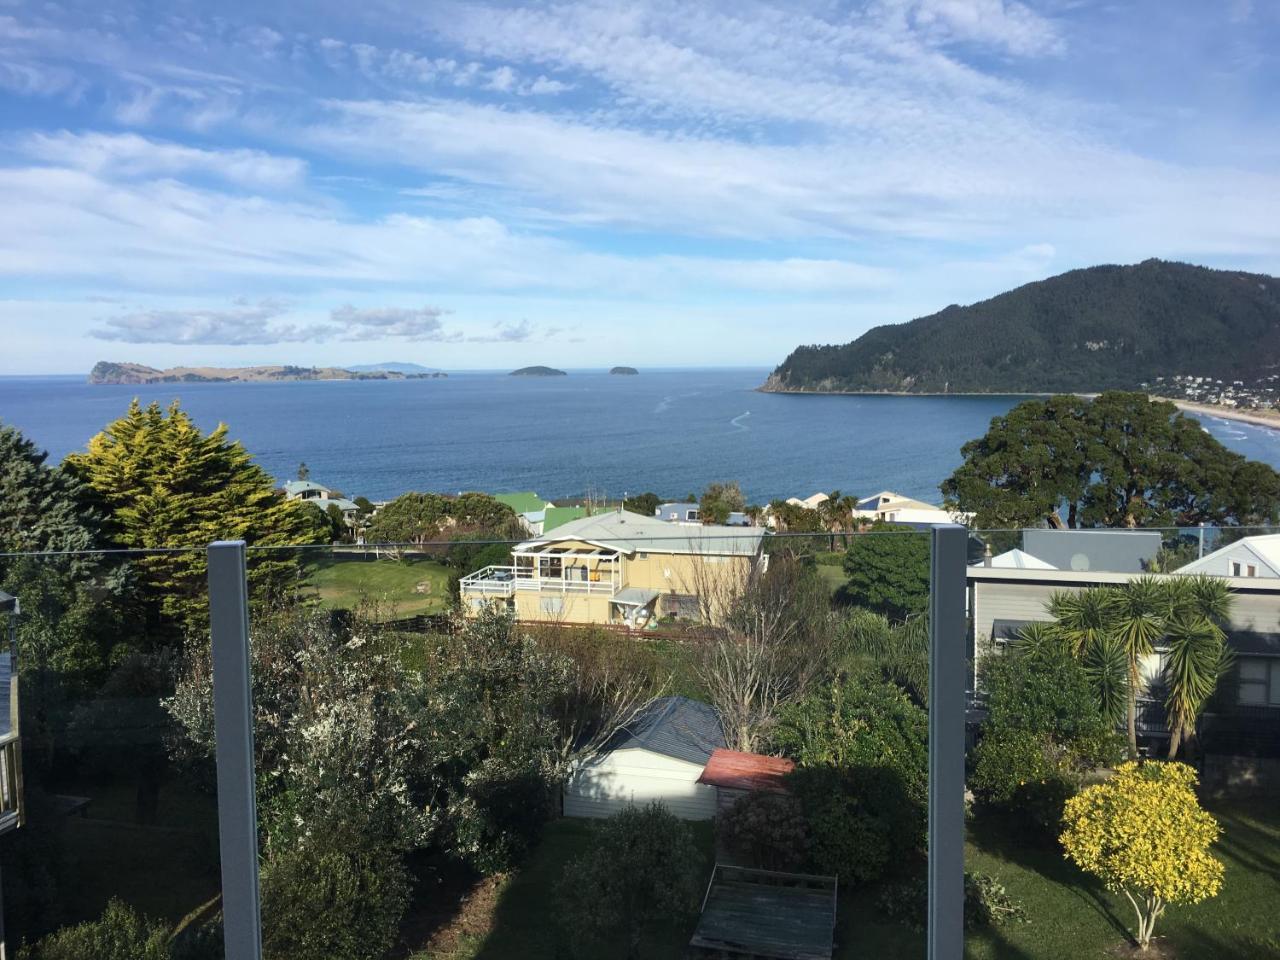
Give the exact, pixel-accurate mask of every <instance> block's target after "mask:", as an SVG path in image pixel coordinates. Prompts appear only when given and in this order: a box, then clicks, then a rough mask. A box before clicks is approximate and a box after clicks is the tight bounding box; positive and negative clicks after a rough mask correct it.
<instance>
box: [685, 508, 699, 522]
mask: <svg viewBox="0 0 1280 960" xmlns="http://www.w3.org/2000/svg"><path fill="white" fill-rule="evenodd" d="M684 518H685V519H686V520H697V519H698V511H697V510H686V511H685V513H684Z"/></svg>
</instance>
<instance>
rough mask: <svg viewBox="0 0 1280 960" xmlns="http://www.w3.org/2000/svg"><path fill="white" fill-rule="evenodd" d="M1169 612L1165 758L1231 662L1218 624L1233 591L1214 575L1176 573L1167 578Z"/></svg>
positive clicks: (1188, 731)
mask: <svg viewBox="0 0 1280 960" xmlns="http://www.w3.org/2000/svg"><path fill="white" fill-rule="evenodd" d="M1168 591H1169V602H1170V608H1171V612H1170V616H1169V620H1168V624H1167V627H1166V631H1165V636H1166V643H1167V644H1168V648H1169V652H1168V656H1167V657H1166V659H1165V667H1164V679H1165V688H1166V691H1165V713H1166V717H1167V720H1166V722H1167V724H1168V727H1169V759H1171V760H1172V759H1173V758H1174V757H1175V756H1177V753H1178V748H1179V747H1180V746H1181V745H1182V744H1183V743H1184V742H1185V741H1186V740H1188V739H1189V738H1190V737H1191V736H1193V735H1194V734H1195V729H1196V720H1197V718H1198V717H1199V716H1200V712H1201V711H1202V710H1203V709H1204V706H1205V704H1206V703H1208V701H1209V698H1210V697H1212V696H1213V693H1214V691H1215V690H1216V689H1217V687H1218V681H1219V680H1220V679H1222V677H1223V675H1224V674H1225V673H1226V672H1227V670H1229V669H1230V667H1231V661H1232V655H1231V650H1230V648H1229V647H1228V646H1227V643H1226V633H1225V632H1224V631H1223V629H1222V624H1223V623H1225V622H1226V621H1227V619H1228V618H1229V617H1230V614H1231V606H1232V603H1233V599H1234V598H1233V596H1232V594H1231V591H1230V589H1228V587H1227V585H1226V583H1225V582H1223V581H1222V579H1220V578H1218V577H1209V576H1203V575H1200V576H1194V577H1179V578H1177V579H1176V580H1170V581H1169V582H1168Z"/></svg>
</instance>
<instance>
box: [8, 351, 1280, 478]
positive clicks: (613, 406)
mask: <svg viewBox="0 0 1280 960" xmlns="http://www.w3.org/2000/svg"><path fill="white" fill-rule="evenodd" d="M767 373H768V371H767V370H764V369H760V370H701V371H697V370H695V371H690V370H680V371H644V372H642V373H641V374H640V375H639V376H636V377H620V376H609V375H608V374H605V373H594V372H571V373H570V376H568V377H555V378H524V377H509V376H506V375H504V374H493V373H487V374H486V373H474V374H454V375H452V376H450V377H449V378H448V379H447V380H410V381H400V382H395V381H365V382H350V383H347V382H340V383H339V382H335V383H280V384H184V385H173V384H169V385H162V386H154V387H113V386H89V385H88V384H86V383H84V381H83V380H82V379H81V378H72V377H10V378H0V421H3V422H5V423H8V424H11V425H14V426H17V427H18V428H20V429H21V430H22V431H23V432H24V433H26V434H27V435H28V436H29V437H31V438H32V439H33V440H34V441H35V442H36V443H38V444H39V445H40V446H42V447H44V448H46V449H48V450H49V452H50V455H51V456H52V458H54V459H55V460H57V459H61V458H62V457H63V456H65V455H66V454H68V453H70V452H72V451H74V450H78V449H82V448H83V447H84V445H85V443H86V441H87V440H88V439H89V438H90V437H91V436H92V435H93V434H94V433H96V432H98V431H99V430H100V429H102V427H103V426H104V425H105V424H106V423H107V422H109V421H110V420H112V419H113V418H115V417H118V416H120V415H121V414H122V413H123V412H124V410H125V408H126V406H127V405H128V403H129V401H130V400H131V399H132V398H133V397H138V398H140V399H141V400H142V401H143V402H150V401H152V400H158V401H160V402H161V403H168V402H169V401H171V400H174V399H180V400H181V401H182V405H183V407H184V408H185V409H186V410H187V411H188V412H189V413H191V415H192V416H193V417H194V418H195V419H196V420H197V421H198V422H199V423H200V424H201V425H202V426H204V427H206V428H212V427H213V426H215V425H216V424H217V423H219V422H225V423H226V424H227V425H228V426H229V427H230V430H231V436H233V437H234V438H236V439H239V440H241V441H242V442H243V443H244V444H245V446H246V447H247V448H248V449H249V450H250V451H251V452H252V453H253V454H254V455H255V456H256V457H257V459H258V462H259V463H261V464H262V466H263V467H265V468H266V469H267V470H268V471H270V472H271V473H272V474H274V475H275V476H276V477H277V478H279V479H281V480H285V479H289V478H291V477H293V476H294V475H295V473H296V470H297V466H298V464H299V462H301V461H306V463H307V464H308V465H309V466H310V467H311V475H312V477H313V479H315V480H317V481H319V482H321V483H324V484H326V485H328V486H332V487H335V488H337V489H340V490H342V491H344V492H345V493H347V494H348V495H351V496H354V495H358V494H362V495H364V496H367V497H370V498H371V499H383V498H389V497H393V496H396V495H397V494H400V493H403V492H405V491H407V490H436V491H442V492H457V491H460V490H487V491H491V492H502V491H508V490H536V491H537V492H538V493H540V494H542V495H543V496H545V497H550V498H556V497H572V496H577V495H580V494H582V493H584V492H586V491H594V492H596V493H599V494H605V495H609V496H616V495H619V494H622V493H624V492H633V493H634V492H639V491H644V490H654V491H656V492H658V493H661V494H664V495H670V496H673V497H683V496H684V495H686V494H688V493H691V492H694V491H699V490H701V489H702V488H703V487H704V486H705V485H706V484H707V483H708V482H709V481H713V480H737V481H739V482H740V483H741V484H742V487H743V489H744V491H745V492H746V494H747V496H748V498H749V499H751V500H752V501H755V502H763V501H766V500H769V499H773V498H775V497H787V496H807V495H808V494H810V493H813V492H814V491H816V490H825V491H830V490H833V489H840V490H844V491H848V492H852V493H856V494H859V495H866V494H870V493H874V492H876V491H879V490H882V489H889V490H896V491H899V492H901V493H905V494H907V495H909V496H915V497H921V498H923V499H927V500H937V498H938V493H937V487H938V483H939V481H941V480H942V479H943V478H944V477H945V476H947V475H948V474H949V473H950V472H951V471H952V470H953V469H954V468H955V466H956V465H957V464H958V463H959V462H960V445H961V444H962V443H964V441H965V440H968V439H970V438H972V437H976V436H979V435H981V434H982V433H983V432H984V431H985V429H986V427H987V424H988V422H989V421H990V419H991V418H992V417H993V416H997V415H998V414H1001V413H1004V412H1005V411H1006V410H1008V409H1009V408H1010V407H1011V406H1013V405H1014V404H1015V403H1017V402H1018V400H1019V399H1020V398H1018V397H1002V396H991V397H834V396H832V397H815V396H787V395H781V394H763V393H756V392H755V389H754V388H755V387H756V386H758V385H759V384H760V383H761V382H763V380H764V378H765V376H766V375H767ZM1204 422H1205V425H1206V427H1207V428H1208V429H1209V430H1210V432H1212V433H1213V434H1214V435H1215V436H1217V437H1218V438H1219V439H1220V440H1222V441H1223V442H1224V443H1226V444H1227V445H1228V446H1230V447H1232V448H1233V449H1235V450H1238V451H1240V452H1241V453H1244V454H1245V455H1247V456H1249V457H1251V458H1254V459H1258V460H1263V461H1265V462H1267V463H1270V464H1272V465H1276V466H1280V433H1277V432H1276V431H1272V430H1268V429H1265V428H1262V427H1254V426H1249V425H1246V424H1239V423H1233V422H1230V421H1226V420H1222V419H1220V418H1212V417H1210V418H1206V419H1205V421H1204Z"/></svg>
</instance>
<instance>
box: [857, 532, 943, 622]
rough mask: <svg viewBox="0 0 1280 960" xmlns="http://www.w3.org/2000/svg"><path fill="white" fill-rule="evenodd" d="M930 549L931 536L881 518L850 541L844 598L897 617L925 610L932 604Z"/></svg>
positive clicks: (898, 618) (900, 617) (890, 616)
mask: <svg viewBox="0 0 1280 960" xmlns="http://www.w3.org/2000/svg"><path fill="white" fill-rule="evenodd" d="M929 551H930V547H929V537H928V536H927V535H925V534H923V533H921V532H919V531H917V530H913V529H911V528H910V527H905V526H902V525H901V524H893V523H882V522H879V521H877V522H876V523H874V524H872V525H871V526H870V527H869V528H868V529H867V530H866V531H864V532H863V533H861V534H859V535H857V536H855V537H853V538H852V540H851V542H850V543H849V549H848V551H847V552H846V554H845V558H844V569H845V572H846V573H847V574H848V575H849V582H848V583H847V584H845V586H843V587H842V588H841V595H842V598H843V599H845V600H847V601H848V602H850V603H852V604H854V605H856V606H859V607H867V608H868V609H870V610H874V611H876V612H877V613H883V614H884V615H885V616H887V617H889V618H890V619H893V620H902V619H905V618H906V617H908V616H910V615H911V614H915V613H923V612H924V611H925V610H926V609H928V606H929Z"/></svg>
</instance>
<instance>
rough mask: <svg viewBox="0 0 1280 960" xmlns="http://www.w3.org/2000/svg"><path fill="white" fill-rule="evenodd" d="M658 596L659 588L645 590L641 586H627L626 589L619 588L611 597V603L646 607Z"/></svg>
mask: <svg viewBox="0 0 1280 960" xmlns="http://www.w3.org/2000/svg"><path fill="white" fill-rule="evenodd" d="M657 598H658V591H657V590H643V589H641V588H640V587H627V589H625V590H619V591H618V592H617V593H615V594H614V595H613V596H612V597H610V598H609V602H610V603H617V604H621V605H622V606H624V607H644V606H648V605H649V604H650V603H651V602H653V601H654V600H656V599H657Z"/></svg>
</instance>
